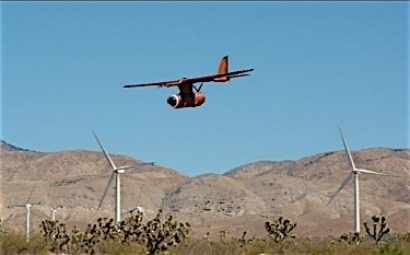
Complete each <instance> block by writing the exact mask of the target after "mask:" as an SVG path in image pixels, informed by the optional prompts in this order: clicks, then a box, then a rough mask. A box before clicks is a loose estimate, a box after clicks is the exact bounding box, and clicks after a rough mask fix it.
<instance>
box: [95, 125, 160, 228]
mask: <svg viewBox="0 0 410 255" xmlns="http://www.w3.org/2000/svg"><path fill="white" fill-rule="evenodd" d="M93 133H94V137H95V139H96V140H97V142H98V145H99V146H100V148H101V150H102V151H103V152H104V155H105V158H106V159H107V161H108V162H109V163H110V165H111V167H112V169H113V171H112V173H111V176H110V179H109V181H108V184H107V186H106V187H105V190H104V194H103V197H102V198H101V201H100V204H99V205H98V208H97V211H98V210H99V209H100V207H101V205H102V203H103V201H104V198H105V196H106V194H107V191H108V188H109V186H110V184H111V182H112V179H113V178H114V175H115V177H116V194H115V222H116V223H119V222H120V221H121V183H120V175H121V174H123V173H125V170H128V169H132V168H134V169H135V168H138V167H141V166H145V165H154V162H149V163H140V164H138V165H125V166H119V167H117V166H116V165H115V164H114V161H112V159H111V157H110V155H108V153H107V151H106V150H105V149H104V147H103V146H102V144H101V142H100V140H99V139H98V137H97V135H96V134H95V132H93Z"/></svg>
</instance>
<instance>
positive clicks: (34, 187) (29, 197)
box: [26, 181, 37, 204]
mask: <svg viewBox="0 0 410 255" xmlns="http://www.w3.org/2000/svg"><path fill="white" fill-rule="evenodd" d="M36 186H37V181H36V182H35V183H34V186H33V189H32V190H31V193H30V195H29V196H28V198H27V201H26V204H28V202H30V199H31V197H32V196H33V193H34V190H35V189H36Z"/></svg>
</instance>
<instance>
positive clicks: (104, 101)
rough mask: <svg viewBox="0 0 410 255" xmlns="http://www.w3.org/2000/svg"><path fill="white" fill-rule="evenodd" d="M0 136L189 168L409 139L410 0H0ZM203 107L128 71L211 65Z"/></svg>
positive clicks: (179, 73)
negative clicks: (221, 79) (188, 104)
mask: <svg viewBox="0 0 410 255" xmlns="http://www.w3.org/2000/svg"><path fill="white" fill-rule="evenodd" d="M1 13H2V14H1V17H2V19H1V24H2V26H1V29H2V33H1V35H2V40H1V45H2V58H1V65H2V69H1V70H2V86H1V93H2V97H1V107H2V109H1V120H2V125H1V139H3V140H6V141H7V142H9V143H12V144H14V145H16V146H19V147H23V148H27V149H33V150H38V151H46V152H52V151H61V150H72V149H86V150H95V151H97V150H99V147H98V144H97V143H96V141H95V140H94V137H93V135H92V131H93V130H94V131H95V132H96V133H97V135H98V136H99V138H100V139H101V141H102V143H103V144H104V146H105V147H106V149H107V150H108V151H109V152H110V153H115V154H124V155H128V156H131V157H133V158H136V159H139V160H143V161H155V162H157V164H159V165H162V166H165V167H169V168H172V169H176V170H178V171H180V172H181V173H183V174H186V175H189V176H196V175H200V174H204V173H209V172H213V173H223V172H226V171H228V170H230V169H232V168H234V167H236V166H239V165H242V164H245V163H250V162H254V161H259V160H274V161H280V160H285V159H290V160H296V159H299V158H302V157H305V156H308V155H312V154H315V153H320V152H325V151H333V150H341V149H342V148H343V145H342V142H341V140H340V137H339V133H338V126H340V127H341V128H342V130H343V132H344V135H345V138H346V139H347V141H348V143H349V146H350V147H351V149H352V150H360V149H366V148H373V147H390V148H408V147H409V118H408V116H409V104H408V101H409V90H408V87H409V86H408V85H409V74H408V73H409V66H408V58H409V52H408V49H409V43H408V38H409V17H408V13H409V3H408V2H395V3H390V2H362V3H358V2H288V3H285V2H258V3H256V2H172V3H164V2H153V3H149V2H117V3H115V2H90V3H84V2H43V3H39V2H29V3H23V2H2V3H1ZM225 54H227V55H229V58H230V59H229V61H230V63H229V64H230V70H239V69H247V68H255V71H254V72H253V73H252V75H251V76H249V77H244V78H239V79H234V80H231V81H230V82H229V83H225V84H221V83H209V84H205V85H204V86H203V89H202V91H203V92H204V93H206V95H207V101H206V102H205V104H203V105H202V106H201V107H198V108H189V109H180V110H173V109H171V108H170V107H169V106H168V105H167V104H166V98H167V96H168V95H170V94H172V93H174V92H176V91H177V90H176V89H175V88H168V89H166V88H161V89H158V88H135V89H124V88H122V86H123V85H125V84H129V83H142V82H154V81H160V80H167V79H178V78H181V77H183V76H188V77H192V76H197V75H206V74H213V73H214V72H215V71H216V69H217V66H218V62H219V59H220V57H222V56H223V55H225Z"/></svg>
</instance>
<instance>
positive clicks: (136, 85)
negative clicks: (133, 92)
mask: <svg viewBox="0 0 410 255" xmlns="http://www.w3.org/2000/svg"><path fill="white" fill-rule="evenodd" d="M179 81H180V80H172V81H159V82H151V83H141V84H129V85H125V86H124V88H135V87H147V86H160V87H163V86H165V87H167V86H175V85H178V82H179Z"/></svg>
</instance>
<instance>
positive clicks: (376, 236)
mask: <svg viewBox="0 0 410 255" xmlns="http://www.w3.org/2000/svg"><path fill="white" fill-rule="evenodd" d="M372 220H373V228H372V229H370V227H369V226H368V224H367V222H365V223H363V225H364V227H365V228H366V233H367V234H368V235H369V236H371V237H372V238H373V240H374V241H375V242H376V244H378V243H379V242H380V240H381V239H382V237H383V236H384V235H386V234H387V233H389V232H390V228H388V227H387V220H386V217H384V216H382V217H379V216H376V215H374V216H373V217H372Z"/></svg>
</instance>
